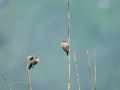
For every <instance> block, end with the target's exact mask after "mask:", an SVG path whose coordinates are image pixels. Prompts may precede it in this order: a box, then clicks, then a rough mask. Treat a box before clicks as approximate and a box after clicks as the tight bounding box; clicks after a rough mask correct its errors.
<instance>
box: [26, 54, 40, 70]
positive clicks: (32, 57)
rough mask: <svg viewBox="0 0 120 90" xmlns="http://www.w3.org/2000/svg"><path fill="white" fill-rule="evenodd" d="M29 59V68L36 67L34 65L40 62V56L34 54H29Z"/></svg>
mask: <svg viewBox="0 0 120 90" xmlns="http://www.w3.org/2000/svg"><path fill="white" fill-rule="evenodd" d="M28 59H29V60H30V61H31V63H30V65H29V69H31V67H33V68H34V65H36V64H37V63H38V62H39V57H35V56H34V55H31V56H28Z"/></svg>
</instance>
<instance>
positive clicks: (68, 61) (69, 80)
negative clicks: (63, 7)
mask: <svg viewBox="0 0 120 90" xmlns="http://www.w3.org/2000/svg"><path fill="white" fill-rule="evenodd" d="M69 33H70V32H69V0H68V90H70V35H69Z"/></svg>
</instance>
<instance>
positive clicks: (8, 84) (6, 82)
mask: <svg viewBox="0 0 120 90" xmlns="http://www.w3.org/2000/svg"><path fill="white" fill-rule="evenodd" d="M2 74H3V77H4V79H5V81H6V83H7V85H8V88H9V89H10V90H11V88H10V86H9V84H8V82H7V79H6V78H5V76H4V73H3V72H2Z"/></svg>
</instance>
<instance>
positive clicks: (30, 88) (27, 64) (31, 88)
mask: <svg viewBox="0 0 120 90" xmlns="http://www.w3.org/2000/svg"><path fill="white" fill-rule="evenodd" d="M26 66H27V75H28V82H29V88H30V90H32V88H31V84H30V77H29V69H28V62H27V56H26Z"/></svg>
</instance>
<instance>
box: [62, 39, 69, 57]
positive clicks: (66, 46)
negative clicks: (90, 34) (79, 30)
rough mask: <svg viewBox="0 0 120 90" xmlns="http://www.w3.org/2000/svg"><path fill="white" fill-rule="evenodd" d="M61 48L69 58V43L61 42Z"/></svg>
mask: <svg viewBox="0 0 120 90" xmlns="http://www.w3.org/2000/svg"><path fill="white" fill-rule="evenodd" d="M61 48H62V49H63V50H64V51H65V52H66V54H67V56H68V52H69V50H68V44H67V41H62V42H61Z"/></svg>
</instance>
